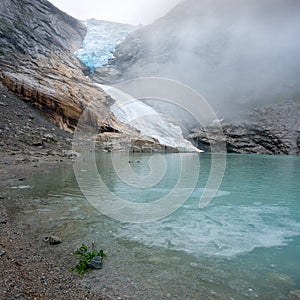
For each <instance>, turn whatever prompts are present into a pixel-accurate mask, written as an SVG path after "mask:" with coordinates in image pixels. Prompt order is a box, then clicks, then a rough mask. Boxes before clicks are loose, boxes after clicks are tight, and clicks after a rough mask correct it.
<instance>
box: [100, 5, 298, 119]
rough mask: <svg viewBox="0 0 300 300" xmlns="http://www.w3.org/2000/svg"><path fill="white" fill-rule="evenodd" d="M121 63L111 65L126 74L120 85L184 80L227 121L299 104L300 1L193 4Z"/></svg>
mask: <svg viewBox="0 0 300 300" xmlns="http://www.w3.org/2000/svg"><path fill="white" fill-rule="evenodd" d="M115 57H116V58H115V59H113V60H112V61H110V64H111V68H114V69H116V70H118V71H119V72H120V73H121V74H122V76H120V77H119V78H118V79H117V80H123V79H128V78H136V77H144V76H161V77H167V78H171V79H175V80H179V81H181V82H183V83H186V84H188V85H190V86H191V87H193V88H195V89H196V90H197V91H199V92H200V93H201V94H202V95H203V96H204V97H205V98H206V99H207V101H208V102H209V103H210V104H211V105H212V106H213V108H214V109H215V110H216V111H220V112H221V115H227V116H230V115H234V114H235V112H236V111H238V110H239V109H240V108H248V107H252V106H254V105H255V106H257V105H261V104H262V103H275V102H277V101H281V100H294V101H299V98H300V84H299V82H300V2H299V1H297V0H285V1H283V0H260V1H258V0H244V1H234V0H224V1H217V0H201V1H199V0H186V1H183V2H182V3H180V4H179V5H177V6H176V7H175V8H174V9H172V10H171V11H170V12H169V13H168V14H166V15H165V16H164V17H162V18H160V19H158V20H157V21H156V22H154V23H153V24H151V25H149V26H145V27H143V28H141V29H139V30H137V31H136V32H134V33H133V34H130V35H129V36H128V37H127V38H126V39H125V41H124V42H123V43H121V44H120V45H119V46H118V47H117V51H116V52H115ZM100 74H101V70H100Z"/></svg>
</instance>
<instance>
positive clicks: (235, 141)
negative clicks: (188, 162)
mask: <svg viewBox="0 0 300 300" xmlns="http://www.w3.org/2000/svg"><path fill="white" fill-rule="evenodd" d="M246 118H247V120H248V121H239V122H235V123H231V124H228V123H225V124H222V128H223V135H222V136H220V134H219V131H218V130H216V128H214V127H206V128H195V129H193V130H192V132H191V134H190V135H189V136H188V137H189V139H191V140H192V141H193V142H194V143H195V144H196V146H197V147H199V148H201V149H204V150H206V151H210V145H214V146H215V148H217V146H218V145H221V143H225V144H226V148H227V151H228V152H229V153H256V154H260V153H261V154H289V155H300V103H295V102H290V101H287V102H283V103H280V104H276V105H268V106H265V107H263V108H261V109H256V110H253V111H251V112H249V114H248V116H246Z"/></svg>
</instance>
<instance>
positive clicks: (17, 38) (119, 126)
mask: <svg viewBox="0 0 300 300" xmlns="http://www.w3.org/2000/svg"><path fill="white" fill-rule="evenodd" d="M85 34H86V28H85V26H84V25H83V24H82V23H81V22H79V21H78V20H76V19H74V18H72V17H70V16H68V15H67V14H65V13H63V12H61V11H60V10H58V9H57V8H55V7H54V6H53V5H52V4H51V3H50V2H48V1H46V0H3V1H1V3H0V68H1V70H0V81H1V82H2V83H3V84H4V85H5V86H6V87H7V88H8V89H10V90H11V91H13V92H14V93H15V94H16V95H18V96H20V98H21V99H23V100H25V101H27V102H28V103H30V105H31V106H33V107H36V108H38V109H39V110H40V111H41V112H42V113H43V114H44V115H45V116H46V117H47V118H48V119H50V121H51V122H52V123H54V124H55V125H57V126H58V127H59V128H61V129H64V130H66V131H71V132H73V131H74V130H75V129H76V126H77V122H78V119H79V118H80V117H81V116H82V113H83V111H84V109H85V108H86V107H87V106H88V105H89V104H91V103H92V105H93V109H89V110H86V113H85V116H84V118H85V121H86V124H88V125H89V126H92V127H93V128H96V129H97V130H99V132H100V136H99V145H98V146H99V148H100V149H101V150H103V149H104V148H105V149H104V150H107V151H112V150H115V149H118V150H119V149H129V150H132V149H133V148H134V149H135V151H143V149H144V148H145V149H147V151H148V150H149V149H152V150H161V149H164V147H163V146H162V145H160V144H159V143H158V141H157V140H155V139H151V138H144V137H141V136H140V133H139V132H138V131H136V130H133V129H132V128H130V127H128V126H127V125H125V124H123V123H121V122H120V121H118V120H117V119H116V118H115V116H114V115H113V114H112V113H111V112H110V109H109V107H110V105H111V104H112V103H113V102H114V101H113V99H111V97H109V96H108V95H107V94H105V92H104V91H103V90H102V89H100V88H99V87H96V86H95V85H94V84H93V83H92V82H91V81H90V80H89V79H87V78H86V76H85V74H84V72H85V71H86V72H88V68H87V67H86V66H84V65H83V64H82V63H81V62H80V61H79V60H78V59H77V58H76V57H75V55H74V54H73V52H74V51H75V50H76V49H79V48H80V45H81V44H82V41H83V38H84V36H85ZM0 100H1V99H0ZM16 109H17V108H16ZM95 112H97V113H96V114H95ZM12 113H13V112H12ZM20 113H21V112H20ZM102 135H103V137H102ZM102 140H104V141H105V142H106V143H105V145H104V143H102V142H101V141H102ZM136 141H137V143H138V144H139V146H138V147H137V146H136V145H134V143H135V142H136ZM172 150H174V151H175V149H172Z"/></svg>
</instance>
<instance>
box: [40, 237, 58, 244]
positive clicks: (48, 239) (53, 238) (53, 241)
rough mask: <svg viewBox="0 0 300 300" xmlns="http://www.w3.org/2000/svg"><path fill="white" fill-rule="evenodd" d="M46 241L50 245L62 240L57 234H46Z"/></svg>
mask: <svg viewBox="0 0 300 300" xmlns="http://www.w3.org/2000/svg"><path fill="white" fill-rule="evenodd" d="M44 241H45V242H47V243H49V244H50V245H58V244H61V243H62V240H61V239H60V238H59V237H57V236H46V237H44Z"/></svg>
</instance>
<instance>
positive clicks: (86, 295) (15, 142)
mask: <svg viewBox="0 0 300 300" xmlns="http://www.w3.org/2000/svg"><path fill="white" fill-rule="evenodd" d="M71 140H72V135H71V134H68V133H66V132H64V131H62V130H60V129H59V128H57V127H55V126H54V125H53V124H51V123H50V122H49V121H48V120H47V119H46V118H45V117H44V116H43V115H42V114H41V113H40V112H39V111H37V110H36V109H34V108H32V107H31V106H30V105H29V104H27V103H25V102H24V101H22V99H20V98H18V97H16V96H15V95H14V94H13V93H11V92H10V91H8V90H7V89H6V88H5V87H4V86H3V85H2V84H1V83H0V181H1V184H0V299H5V300H8V299H109V298H107V297H103V296H102V295H95V294H92V293H91V292H90V291H89V289H88V288H87V287H85V286H83V285H82V284H81V283H80V279H81V278H80V276H79V275H77V274H76V273H71V272H69V268H70V263H73V264H74V263H75V262H76V259H75V258H74V257H72V256H71V255H70V254H69V253H66V255H65V257H54V256H53V251H52V252H50V253H49V254H47V252H46V253H45V251H43V252H41V251H40V250H39V247H38V243H37V241H35V240H34V238H32V236H31V233H30V232H26V231H25V232H24V228H22V229H20V228H18V225H17V224H14V223H13V221H12V220H11V219H10V218H9V216H8V214H7V209H6V204H7V202H8V201H14V199H11V198H10V197H9V192H8V190H7V189H6V183H7V182H9V181H10V180H20V182H22V180H24V179H26V178H29V177H30V176H32V175H33V174H43V173H44V172H49V171H51V169H53V168H56V167H57V166H61V165H63V164H70V163H71V159H70V156H71V155H70V153H71V152H70V149H71ZM110 299H111V298H110Z"/></svg>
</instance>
